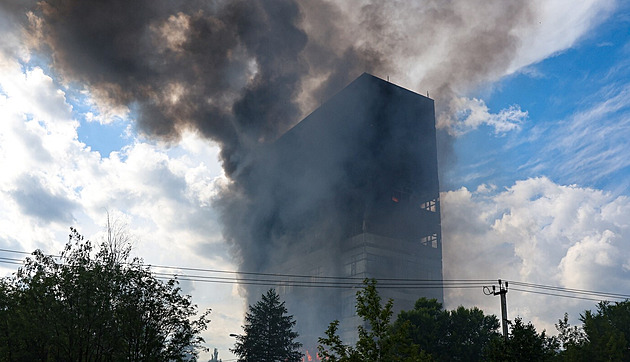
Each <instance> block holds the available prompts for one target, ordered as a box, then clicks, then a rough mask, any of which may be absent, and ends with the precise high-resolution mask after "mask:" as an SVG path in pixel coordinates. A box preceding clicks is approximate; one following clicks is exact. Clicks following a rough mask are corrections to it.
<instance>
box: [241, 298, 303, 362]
mask: <svg viewBox="0 0 630 362" xmlns="http://www.w3.org/2000/svg"><path fill="white" fill-rule="evenodd" d="M287 312H288V311H287V308H286V307H285V305H284V302H281V301H280V297H279V296H278V294H277V293H276V291H275V290H274V289H269V291H267V293H266V294H263V295H262V299H261V300H260V301H258V302H257V303H256V304H254V305H253V306H250V307H249V311H248V312H247V313H246V315H245V325H244V326H243V330H244V332H245V333H244V334H242V335H238V336H237V337H236V343H235V345H234V348H233V349H231V351H232V352H233V353H234V354H235V355H237V356H238V360H239V361H241V362H254V361H256V362H280V361H283V362H284V361H288V362H298V361H301V358H302V353H301V352H300V351H299V349H300V348H301V347H302V344H301V343H299V342H297V341H295V339H296V338H297V337H298V333H297V332H295V331H294V330H293V328H294V327H295V324H296V321H295V320H294V319H293V316H292V315H287Z"/></svg>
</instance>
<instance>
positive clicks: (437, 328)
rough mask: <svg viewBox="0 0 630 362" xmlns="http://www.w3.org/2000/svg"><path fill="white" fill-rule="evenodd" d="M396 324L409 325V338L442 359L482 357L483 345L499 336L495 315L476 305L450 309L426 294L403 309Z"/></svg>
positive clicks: (434, 356) (406, 332)
mask: <svg viewBox="0 0 630 362" xmlns="http://www.w3.org/2000/svg"><path fill="white" fill-rule="evenodd" d="M405 325H406V327H404V326H405ZM394 328H395V329H401V328H406V331H405V332H403V333H405V334H406V336H407V339H409V340H410V341H411V343H413V344H415V345H417V346H418V348H420V349H421V350H423V351H425V352H426V353H428V354H430V355H431V356H432V357H433V358H435V359H436V360H439V361H479V360H481V359H482V356H483V353H482V352H483V350H484V348H486V347H487V346H488V345H489V344H490V342H491V341H492V340H493V339H496V338H499V334H498V328H499V320H498V319H497V318H496V317H495V316H494V315H491V316H485V315H484V313H483V311H482V310H480V309H479V308H476V307H475V308H472V309H467V308H464V307H463V306H460V307H458V308H457V309H455V310H452V311H447V310H444V309H443V308H442V304H441V303H439V302H438V301H437V300H436V299H426V298H420V299H418V301H417V302H416V303H415V306H414V309H412V310H409V311H402V312H400V314H399V315H398V318H397V319H396V322H395V323H394Z"/></svg>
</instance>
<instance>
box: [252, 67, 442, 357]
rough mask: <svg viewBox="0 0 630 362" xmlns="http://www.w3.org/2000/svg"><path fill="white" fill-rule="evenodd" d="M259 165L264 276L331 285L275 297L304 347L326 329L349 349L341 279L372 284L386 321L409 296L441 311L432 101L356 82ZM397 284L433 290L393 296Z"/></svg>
mask: <svg viewBox="0 0 630 362" xmlns="http://www.w3.org/2000/svg"><path fill="white" fill-rule="evenodd" d="M263 158H264V159H265V160H266V161H265V163H266V166H265V170H274V171H273V173H271V172H269V174H264V172H261V177H266V178H268V179H273V180H274V181H273V185H274V186H273V187H270V188H269V191H268V193H269V194H270V195H269V197H275V198H276V199H275V200H279V201H278V202H277V205H278V207H277V209H276V210H274V211H273V213H274V217H275V220H281V221H280V222H278V223H276V224H277V225H279V226H277V225H276V226H275V227H274V231H271V232H270V234H272V235H271V236H270V237H271V238H274V239H277V240H275V242H274V245H275V248H277V249H278V250H277V253H274V260H270V262H269V263H268V264H267V266H266V268H265V271H268V272H273V273H279V274H294V275H310V276H313V277H314V280H315V279H317V277H319V278H321V277H324V279H317V280H320V281H322V280H323V281H326V280H329V281H330V286H328V287H322V286H317V287H316V286H310V287H309V286H303V287H296V286H290V285H289V284H287V286H286V287H284V288H280V290H279V291H280V293H281V294H282V296H283V297H284V299H285V300H286V303H287V307H288V309H289V313H291V314H293V315H294V316H295V318H296V320H297V321H298V325H297V329H298V331H299V333H300V334H301V336H302V340H303V341H304V343H305V345H306V346H309V345H310V346H313V343H316V340H317V337H320V336H323V334H324V331H325V329H326V327H327V325H328V324H329V323H330V322H331V321H333V320H335V319H338V320H339V321H340V333H341V335H342V338H343V340H344V341H345V342H353V341H354V340H356V326H357V324H358V323H360V321H359V319H358V317H357V316H356V315H355V303H356V291H357V289H349V288H343V287H341V286H343V285H344V284H343V283H345V282H349V281H352V279H344V278H376V279H377V281H381V284H382V285H383V286H387V288H381V289H379V292H380V294H381V296H382V297H383V300H384V301H386V300H387V299H388V298H392V299H394V310H395V313H397V312H398V311H400V310H406V309H411V308H413V305H414V303H415V301H416V300H417V299H418V298H420V297H428V298H436V299H438V300H439V301H440V302H442V301H443V292H442V288H441V285H440V284H439V282H441V280H442V239H441V228H440V200H439V183H438V169H437V146H436V130H435V111H434V104H433V100H432V99H430V98H427V97H424V96H422V95H419V94H417V93H414V92H411V91H409V90H406V89H404V88H401V87H399V86H396V85H394V84H392V83H389V82H387V81H384V80H382V79H379V78H376V77H374V76H372V75H369V74H363V75H361V76H360V77H359V78H357V79H356V80H355V81H353V82H352V83H351V84H350V85H348V86H347V87H346V88H344V89H343V90H341V91H340V92H339V93H337V94H336V95H334V96H333V97H332V98H331V99H329V100H328V101H327V102H325V103H323V104H322V105H321V106H320V107H319V108H318V109H316V110H315V111H314V112H313V113H311V114H310V115H309V116H307V117H306V118H305V119H304V120H302V121H301V122H300V123H299V124H297V125H296V126H295V127H293V128H292V129H291V130H289V131H288V132H287V133H286V134H284V135H283V136H282V137H280V138H279V139H278V140H277V141H276V142H275V143H274V144H273V145H271V147H270V148H269V149H268V150H267V152H266V154H265V155H264V156H263ZM278 230H280V231H278ZM338 277H341V278H338ZM326 278H329V279H326ZM334 278H338V279H334ZM406 280H416V281H435V282H436V286H435V287H434V288H422V289H421V288H414V287H413V286H411V285H408V284H406V285H404V286H401V287H392V286H393V284H395V283H403V284H405V281H406ZM424 284H426V283H424ZM377 286H378V285H377ZM311 348H312V347H311Z"/></svg>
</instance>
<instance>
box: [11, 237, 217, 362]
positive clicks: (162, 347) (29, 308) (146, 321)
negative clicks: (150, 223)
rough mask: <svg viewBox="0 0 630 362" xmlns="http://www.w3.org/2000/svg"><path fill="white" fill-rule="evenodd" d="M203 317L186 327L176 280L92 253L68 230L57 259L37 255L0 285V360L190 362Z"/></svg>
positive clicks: (186, 311)
mask: <svg viewBox="0 0 630 362" xmlns="http://www.w3.org/2000/svg"><path fill="white" fill-rule="evenodd" d="M109 232H111V229H108V233H109ZM110 236H111V235H110ZM110 241H111V240H110ZM209 313H210V311H209V310H208V311H206V312H203V313H201V315H200V316H199V317H197V318H196V319H194V317H195V316H196V315H197V307H196V306H195V305H194V304H192V302H191V298H190V296H185V295H182V293H181V290H180V288H179V287H178V282H177V280H176V279H170V280H168V281H166V282H164V281H162V280H159V279H157V278H156V277H155V276H154V275H153V274H152V273H151V271H150V270H149V268H148V267H147V266H144V265H143V262H142V261H141V260H140V259H137V258H136V259H131V258H130V257H129V247H127V246H121V247H115V248H112V244H108V243H107V242H104V243H102V244H101V245H100V246H99V247H98V248H95V247H93V245H92V243H91V242H90V241H89V240H84V238H83V236H81V235H80V234H79V233H78V232H77V230H76V229H73V228H71V232H70V236H69V241H68V243H67V244H66V247H65V249H64V250H63V251H62V252H61V255H60V256H59V257H54V256H50V255H45V254H44V253H43V252H42V251H40V250H37V251H35V252H34V253H33V254H32V257H29V258H27V259H26V261H25V262H24V265H23V266H22V267H21V268H20V269H19V270H18V271H17V273H15V274H14V275H13V276H11V277H7V278H3V279H2V280H0V325H1V326H2V327H1V328H0V359H1V360H9V361H14V360H17V361H35V360H40V361H120V360H135V361H138V360H144V361H167V360H175V361H178V360H180V361H181V360H190V359H194V358H195V357H196V356H197V353H198V351H199V350H200V349H202V342H203V339H202V338H201V337H200V333H201V332H202V331H203V330H205V329H206V327H207V324H208V322H209V320H208V319H207V316H208V315H209Z"/></svg>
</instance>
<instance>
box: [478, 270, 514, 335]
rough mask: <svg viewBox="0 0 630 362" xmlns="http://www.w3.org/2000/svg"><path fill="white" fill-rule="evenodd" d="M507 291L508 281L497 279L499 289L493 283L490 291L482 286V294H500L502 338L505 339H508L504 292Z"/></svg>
mask: <svg viewBox="0 0 630 362" xmlns="http://www.w3.org/2000/svg"><path fill="white" fill-rule="evenodd" d="M507 292H508V282H507V281H506V282H505V285H504V283H503V282H502V281H501V279H499V290H498V291H497V288H496V286H495V285H493V286H492V291H490V288H489V287H485V286H484V287H483V294H485V295H494V296H497V295H500V296H501V327H503V338H505V340H506V341H507V339H508V323H509V321H508V318H507V297H506V294H507Z"/></svg>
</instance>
